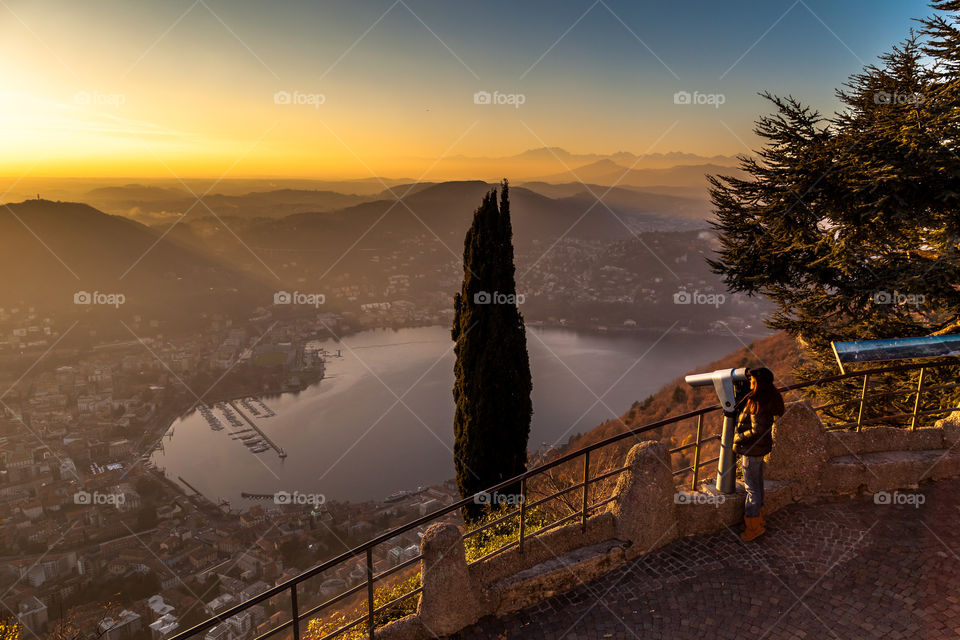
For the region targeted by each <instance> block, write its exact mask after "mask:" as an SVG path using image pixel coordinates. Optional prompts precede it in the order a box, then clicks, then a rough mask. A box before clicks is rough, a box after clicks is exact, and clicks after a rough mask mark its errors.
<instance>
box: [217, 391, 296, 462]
mask: <svg viewBox="0 0 960 640" xmlns="http://www.w3.org/2000/svg"><path fill="white" fill-rule="evenodd" d="M256 401H257V402H258V403H260V405H261V406H262V407H263V408H264V409H265V410H266V411H268V412H269V414H270V415H271V416H274V415H277V414H275V413H274V412H273V411H272V410H271V409H270V408H269V407H267V405H265V404H263V402H262V401H261V400H260V399H256ZM229 404H230V406H231V407H233V410H234V411H236V412H237V414H239V415H240V417H242V418H243V419H244V420H246V421H247V424H249V425H250V428H251V429H253V430H254V431H256V432H257V434H258V435H259V436H260V439H261V440H260V441H256V440H252V439H251V440H250V441H249V442H246V441H245V442H244V444H245V445H246V446H247V447H251V446H252V448H251V449H250V450H251V451H252V452H253V453H263V452H264V451H267V450H268V449H271V448H272V449H274V450H275V451H276V452H277V455H279V456H280V457H281V458H286V457H287V452H286V451H284V450H283V449H282V448H281V447H280V446H279V445H277V444H276V443H275V442H274V441H273V440H271V439H270V438H269V436H267V434H266V433H264V432H263V430H262V429H260V427H258V426H257V424H256V423H255V422H254V421H253V420H251V419H250V417H249V416H248V415H247V414H245V413H244V412H243V411H241V410H240V409H239V408H238V407H237V405H236V404H235V402H234V401H233V400H231V401H230V403H229ZM263 417H269V416H267V415H265V416H263ZM241 426H242V425H241ZM243 437H244V436H241V439H242V438H243Z"/></svg>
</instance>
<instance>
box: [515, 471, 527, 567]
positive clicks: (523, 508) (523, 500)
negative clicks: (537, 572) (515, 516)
mask: <svg viewBox="0 0 960 640" xmlns="http://www.w3.org/2000/svg"><path fill="white" fill-rule="evenodd" d="M526 521H527V479H526V478H523V479H522V480H520V539H519V541H518V542H517V546H518V547H519V549H520V555H523V528H524V525H525V524H526Z"/></svg>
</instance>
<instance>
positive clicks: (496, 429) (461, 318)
mask: <svg viewBox="0 0 960 640" xmlns="http://www.w3.org/2000/svg"><path fill="white" fill-rule="evenodd" d="M451 336H452V338H453V340H454V341H455V342H456V347H455V353H456V356H457V359H456V365H455V368H454V372H455V375H456V381H455V382H454V387H453V397H454V401H455V402H456V413H455V415H454V423H453V430H454V435H455V437H456V441H455V443H454V458H455V460H454V462H455V465H456V470H457V485H458V487H459V489H460V495H461V496H463V497H467V496H470V495H472V494H474V493H477V492H479V491H483V490H484V489H487V488H489V487H491V486H493V485H495V484H498V483H500V482H502V481H504V480H507V479H509V478H512V477H514V476H516V475H518V474H520V473H522V472H523V471H524V470H525V469H526V463H527V439H528V437H529V435H530V418H531V415H532V414H533V405H532V403H531V400H530V392H531V390H532V389H533V383H532V380H531V377H530V359H529V356H528V354H527V338H526V333H525V329H524V324H523V316H522V315H521V314H520V310H519V309H518V308H517V304H516V281H515V267H514V261H513V227H512V225H511V223H510V200H509V194H508V186H507V181H506V180H504V181H503V183H502V185H501V189H500V204H499V206H497V190H496V189H493V190H491V191H490V192H489V193H487V194H486V195H485V196H484V197H483V201H482V202H481V204H480V207H479V208H477V210H476V212H475V213H474V214H473V224H472V225H471V227H470V229H469V231H467V235H466V238H465V239H464V242H463V285H462V287H461V289H460V293H458V294H457V295H456V296H455V298H454V318H453V329H452V331H451ZM504 493H509V491H505V492H504ZM484 510H485V509H484V506H483V505H482V504H474V505H470V507H469V508H466V509H464V517H465V518H466V519H467V520H475V519H477V518H478V517H480V516H481V515H482V514H483V512H484Z"/></svg>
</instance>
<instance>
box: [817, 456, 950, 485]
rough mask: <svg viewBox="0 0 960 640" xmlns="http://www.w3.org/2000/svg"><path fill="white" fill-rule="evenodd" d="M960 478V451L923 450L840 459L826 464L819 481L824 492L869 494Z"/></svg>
mask: <svg viewBox="0 0 960 640" xmlns="http://www.w3.org/2000/svg"><path fill="white" fill-rule="evenodd" d="M957 474H960V450H951V449H923V450H919V451H887V452H875V453H861V454H858V455H847V456H837V457H835V458H830V459H829V460H827V463H826V465H824V469H823V472H822V477H821V479H820V490H821V491H824V492H835V493H849V492H851V491H859V490H865V491H868V492H870V493H875V492H877V491H890V490H894V489H903V488H907V487H912V486H916V485H917V484H918V483H920V482H922V481H924V480H939V479H942V478H947V477H950V476H954V475H957Z"/></svg>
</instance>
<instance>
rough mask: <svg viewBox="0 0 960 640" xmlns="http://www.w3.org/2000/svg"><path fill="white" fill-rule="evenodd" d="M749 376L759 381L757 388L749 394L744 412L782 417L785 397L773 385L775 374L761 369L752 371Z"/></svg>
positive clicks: (763, 368)
mask: <svg viewBox="0 0 960 640" xmlns="http://www.w3.org/2000/svg"><path fill="white" fill-rule="evenodd" d="M749 375H750V377H751V378H753V379H754V380H756V381H757V387H756V388H755V389H753V390H752V391H751V392H750V393H748V394H747V398H746V399H747V402H746V404H745V405H744V407H743V410H744V411H745V412H746V413H769V414H772V415H775V416H782V415H783V411H784V407H783V396H782V395H780V392H779V391H778V390H777V388H776V387H775V386H774V384H773V372H772V371H770V369H767V368H765V367H761V368H759V369H750V373H749Z"/></svg>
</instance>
